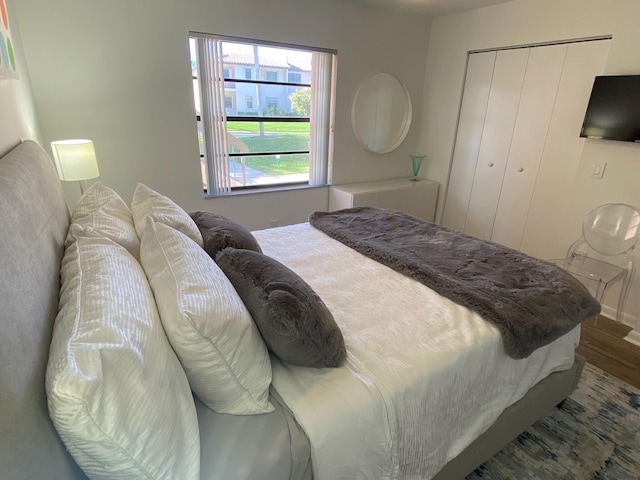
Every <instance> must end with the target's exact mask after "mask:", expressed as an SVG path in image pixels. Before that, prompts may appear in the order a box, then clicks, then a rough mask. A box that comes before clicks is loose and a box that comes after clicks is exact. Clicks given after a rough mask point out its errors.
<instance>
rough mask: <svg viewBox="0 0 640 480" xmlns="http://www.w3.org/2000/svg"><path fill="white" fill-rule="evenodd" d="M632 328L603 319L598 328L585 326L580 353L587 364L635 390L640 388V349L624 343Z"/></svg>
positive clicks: (587, 323)
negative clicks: (631, 386)
mask: <svg viewBox="0 0 640 480" xmlns="http://www.w3.org/2000/svg"><path fill="white" fill-rule="evenodd" d="M630 330H631V328H629V327H627V326H626V325H623V324H621V323H616V322H615V321H613V320H611V319H609V318H607V317H603V316H600V317H598V321H597V322H596V325H595V327H594V326H593V321H592V320H589V321H587V322H585V323H583V324H582V333H581V335H580V345H578V348H577V350H576V351H577V352H578V353H579V354H580V355H582V356H583V357H585V358H586V359H587V362H589V363H591V364H592V365H595V366H596V367H598V368H601V369H602V370H604V371H605V372H607V373H609V374H611V375H613V376H614V377H616V378H619V379H620V380H623V381H625V382H627V383H628V384H630V385H633V386H634V387H637V388H640V347H638V346H636V345H634V344H632V343H629V342H627V341H625V340H624V337H625V336H626V335H627V333H629V331H630Z"/></svg>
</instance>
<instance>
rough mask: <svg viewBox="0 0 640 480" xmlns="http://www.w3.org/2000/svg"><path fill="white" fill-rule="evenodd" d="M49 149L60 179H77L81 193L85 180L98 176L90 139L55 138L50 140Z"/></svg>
mask: <svg viewBox="0 0 640 480" xmlns="http://www.w3.org/2000/svg"><path fill="white" fill-rule="evenodd" d="M51 150H52V151H53V160H54V162H55V164H56V170H57V171H58V176H59V177H60V180H64V181H67V182H73V181H79V182H80V191H81V192H82V193H84V190H85V185H84V182H85V180H89V179H90V178H96V177H98V176H100V172H99V171H98V160H97V159H96V152H95V150H94V148H93V142H92V141H91V140H84V139H74V140H56V141H54V142H51Z"/></svg>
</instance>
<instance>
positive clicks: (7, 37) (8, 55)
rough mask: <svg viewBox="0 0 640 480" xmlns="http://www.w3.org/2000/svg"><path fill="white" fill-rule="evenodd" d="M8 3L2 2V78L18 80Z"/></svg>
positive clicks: (0, 31) (0, 60)
mask: <svg viewBox="0 0 640 480" xmlns="http://www.w3.org/2000/svg"><path fill="white" fill-rule="evenodd" d="M6 1H7V0H0V77H10V78H18V70H17V69H16V57H15V54H14V50H13V43H12V42H11V29H10V28H9V15H8V14H7V4H6Z"/></svg>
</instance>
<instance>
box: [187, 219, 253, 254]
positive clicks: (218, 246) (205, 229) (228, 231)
mask: <svg viewBox="0 0 640 480" xmlns="http://www.w3.org/2000/svg"><path fill="white" fill-rule="evenodd" d="M189 215H191V218H192V219H193V221H194V222H195V223H196V225H197V226H198V229H199V230H200V233H201V234H202V239H203V241H204V249H205V250H206V252H207V253H208V254H209V256H210V257H211V258H213V259H215V258H216V254H217V253H218V252H219V251H220V250H222V249H223V248H227V247H233V248H239V249H246V250H253V251H255V252H260V253H262V249H261V248H260V245H259V244H258V241H257V240H256V239H255V237H254V236H253V235H252V234H251V232H250V231H249V230H247V229H246V228H244V227H243V226H242V225H239V224H238V223H236V222H234V221H233V220H230V219H228V218H227V217H225V216H223V215H220V214H217V213H212V212H191V213H189Z"/></svg>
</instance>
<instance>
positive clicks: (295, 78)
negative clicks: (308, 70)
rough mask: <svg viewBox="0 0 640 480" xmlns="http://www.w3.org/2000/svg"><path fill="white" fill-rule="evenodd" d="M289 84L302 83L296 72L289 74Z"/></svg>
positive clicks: (299, 75)
mask: <svg viewBox="0 0 640 480" xmlns="http://www.w3.org/2000/svg"><path fill="white" fill-rule="evenodd" d="M288 79H289V83H302V75H301V74H300V73H298V72H289V76H288Z"/></svg>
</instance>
